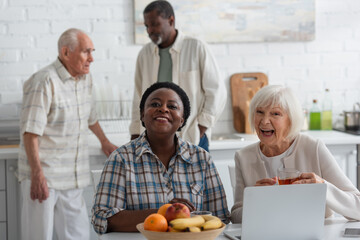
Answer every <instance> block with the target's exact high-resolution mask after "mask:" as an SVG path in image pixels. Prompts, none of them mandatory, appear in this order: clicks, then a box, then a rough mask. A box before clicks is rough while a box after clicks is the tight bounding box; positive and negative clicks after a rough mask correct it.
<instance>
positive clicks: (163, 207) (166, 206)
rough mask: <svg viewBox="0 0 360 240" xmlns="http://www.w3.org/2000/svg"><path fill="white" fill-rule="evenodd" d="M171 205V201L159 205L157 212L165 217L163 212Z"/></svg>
mask: <svg viewBox="0 0 360 240" xmlns="http://www.w3.org/2000/svg"><path fill="white" fill-rule="evenodd" d="M170 206H171V203H166V204H164V205H162V206H161V207H159V209H158V211H157V213H158V214H161V215H163V216H164V217H165V213H166V210H167V209H168V207H170Z"/></svg>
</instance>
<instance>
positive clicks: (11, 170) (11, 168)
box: [9, 166, 17, 172]
mask: <svg viewBox="0 0 360 240" xmlns="http://www.w3.org/2000/svg"><path fill="white" fill-rule="evenodd" d="M16 169H17V167H14V166H10V167H9V171H10V172H15V170H16Z"/></svg>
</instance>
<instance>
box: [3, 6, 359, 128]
mask: <svg viewBox="0 0 360 240" xmlns="http://www.w3.org/2000/svg"><path fill="white" fill-rule="evenodd" d="M133 18H134V17H133V1H132V0H92V1H89V0H76V1H74V0H62V1H56V0H31V1H29V0H0V96H1V99H0V119H1V118H17V117H18V114H19V110H18V109H17V107H18V106H19V104H18V103H17V102H20V101H21V91H22V84H23V82H24V81H25V80H26V79H27V78H28V77H29V76H30V75H31V74H32V73H34V72H35V71H37V70H39V69H40V68H42V67H44V66H46V65H47V64H49V63H51V62H52V61H53V60H54V59H55V58H56V55H57V39H58V37H59V35H60V34H61V33H62V32H63V31H64V30H66V29H67V28H70V27H77V28H80V29H83V30H84V31H86V32H88V33H89V35H90V37H91V38H92V39H93V42H94V44H95V48H96V52H95V53H94V56H95V62H94V63H93V65H92V73H93V75H94V77H95V79H96V80H95V81H96V83H99V84H101V83H106V84H118V85H119V86H122V87H124V88H126V89H130V90H132V88H133V77H134V70H135V61H136V57H137V54H138V52H139V50H140V49H141V46H140V45H135V44H134V30H133V27H134V21H133ZM359 22H360V1H359V0H316V37H315V40H314V41H311V42H281V43H279V42H274V43H237V44H236V43H231V44H211V45H210V48H211V49H212V50H213V53H214V55H215V57H216V58H217V60H218V63H219V66H220V69H221V71H222V73H223V77H224V79H223V81H225V83H226V84H227V88H228V90H229V79H230V77H231V75H232V74H234V73H236V72H253V71H261V72H264V73H266V74H267V75H268V77H269V81H270V83H271V84H283V85H286V86H289V87H291V88H294V89H296V92H297V94H298V96H299V98H300V100H301V101H302V103H303V105H304V106H305V107H309V104H310V103H311V99H312V98H315V97H317V98H319V96H320V97H321V96H322V94H323V90H324V88H326V87H328V88H330V90H331V92H332V95H333V98H334V100H333V101H334V108H335V109H334V112H336V113H339V112H340V111H341V110H342V109H343V108H344V107H347V108H350V107H351V105H352V103H353V102H354V101H360V97H359V95H360V70H359V69H360V66H359V65H360V24H359ZM3 99H6V100H3ZM214 131H215V132H217V133H218V132H220V131H225V132H231V131H233V124H232V109H231V100H230V91H229V99H228V101H227V105H226V108H225V111H224V114H222V117H221V119H220V121H219V122H218V123H217V125H216V127H215V129H214Z"/></svg>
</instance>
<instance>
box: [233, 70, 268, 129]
mask: <svg viewBox="0 0 360 240" xmlns="http://www.w3.org/2000/svg"><path fill="white" fill-rule="evenodd" d="M266 85H268V78H267V76H266V74H264V73H260V72H254V73H236V74H233V75H232V76H231V78H230V88H231V100H232V109H233V122H234V128H235V130H236V131H237V132H239V133H252V131H251V129H250V124H249V118H248V116H249V105H250V100H251V99H252V98H253V96H254V95H255V93H256V92H257V91H258V90H259V89H260V88H262V87H264V86H266Z"/></svg>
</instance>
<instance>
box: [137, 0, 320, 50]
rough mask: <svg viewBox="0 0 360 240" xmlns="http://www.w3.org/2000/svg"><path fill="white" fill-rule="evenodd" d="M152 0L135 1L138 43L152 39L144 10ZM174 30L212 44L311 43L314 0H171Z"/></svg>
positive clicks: (313, 36)
mask: <svg viewBox="0 0 360 240" xmlns="http://www.w3.org/2000/svg"><path fill="white" fill-rule="evenodd" d="M150 2H151V0H135V1H134V11H135V14H134V16H135V43H137V44H144V43H147V42H149V41H150V40H149V38H148V36H147V33H146V29H145V27H144V19H143V10H144V8H145V7H146V5H147V4H149V3H150ZM169 2H170V3H171V5H172V6H173V8H174V11H175V27H176V28H177V29H181V31H183V32H184V33H186V34H188V35H191V36H194V37H198V38H200V39H203V40H205V41H206V42H209V43H231V42H281V41H311V40H314V38H315V0H181V1H179V0H169Z"/></svg>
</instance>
